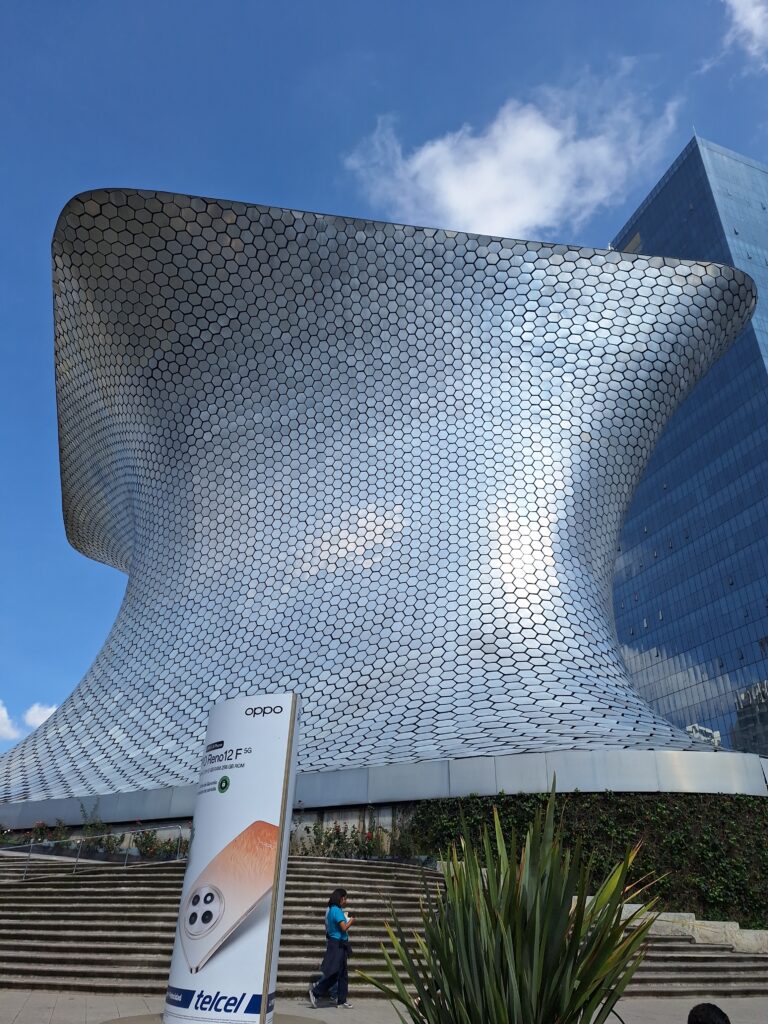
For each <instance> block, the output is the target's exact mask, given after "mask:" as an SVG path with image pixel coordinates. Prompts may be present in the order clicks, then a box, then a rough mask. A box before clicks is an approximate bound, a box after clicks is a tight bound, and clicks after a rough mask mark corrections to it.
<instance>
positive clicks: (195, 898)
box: [192, 893, 200, 907]
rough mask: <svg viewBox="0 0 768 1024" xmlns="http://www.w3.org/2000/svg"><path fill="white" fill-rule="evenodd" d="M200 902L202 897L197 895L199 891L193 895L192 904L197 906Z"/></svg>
mask: <svg viewBox="0 0 768 1024" xmlns="http://www.w3.org/2000/svg"><path fill="white" fill-rule="evenodd" d="M199 902H200V897H199V896H198V895H197V893H195V895H194V896H193V897H192V906H193V907H196V906H197V904H198V903H199Z"/></svg>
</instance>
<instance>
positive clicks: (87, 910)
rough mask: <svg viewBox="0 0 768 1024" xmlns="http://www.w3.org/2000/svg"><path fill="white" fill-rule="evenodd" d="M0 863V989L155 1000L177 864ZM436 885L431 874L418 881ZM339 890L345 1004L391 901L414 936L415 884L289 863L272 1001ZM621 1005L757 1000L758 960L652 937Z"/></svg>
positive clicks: (409, 872)
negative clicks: (22, 868)
mask: <svg viewBox="0 0 768 1024" xmlns="http://www.w3.org/2000/svg"><path fill="white" fill-rule="evenodd" d="M7 860H8V858H6V857H0V988H2V987H5V988H41V989H56V990H62V991H63V990H73V989H80V990H83V991H90V992H94V991H95V992H98V991H101V992H120V993H134V992H136V993H158V994H159V993H162V992H164V991H165V985H166V981H167V977H168V968H169V965H170V954H171V949H172V946H173V936H174V931H175V924H176V913H177V909H178V903H179V896H180V892H181V885H182V880H183V875H184V869H185V865H184V864H183V863H166V864H147V865H137V866H133V867H128V868H122V867H119V866H114V865H101V866H98V867H91V866H89V867H88V868H87V869H86V870H82V871H78V873H77V874H76V875H73V874H72V863H71V862H63V863H62V862H56V861H50V860H48V861H44V862H43V861H40V862H38V863H36V864H35V868H34V871H33V873H32V876H31V877H29V878H28V879H27V880H26V881H20V880H19V874H20V872H19V870H18V864H8V863H7ZM426 877H427V879H428V881H430V882H431V883H432V884H435V885H439V884H440V877H439V875H438V874H437V873H436V872H427V873H426ZM340 885H341V886H344V887H345V888H346V889H348V890H349V894H350V901H349V902H350V908H351V909H352V911H353V912H354V913H355V914H356V916H357V919H358V923H357V924H356V925H355V928H354V930H353V932H352V942H353V947H354V954H353V957H352V959H351V961H350V968H351V993H352V995H353V996H355V997H360V996H375V995H377V994H378V993H377V990H376V989H375V988H373V987H372V986H370V985H368V984H367V983H365V982H362V981H361V980H360V979H359V978H357V977H356V975H355V970H362V971H365V972H366V973H369V974H371V975H373V976H374V977H377V978H381V980H386V975H385V973H384V964H383V959H382V957H381V951H380V950H381V943H382V941H385V939H386V932H385V930H384V921H385V919H386V918H387V916H388V913H389V906H390V900H392V901H394V903H395V906H396V908H397V910H398V914H399V915H400V917H401V919H402V921H403V923H404V924H405V925H406V926H413V927H416V926H417V925H418V922H419V913H418V908H419V897H420V895H421V893H422V873H421V871H420V869H418V868H416V867H413V866H411V865H401V864H392V863H387V862H378V863H376V862H370V861H348V860H344V861H342V860H326V859H321V858H310V857H292V858H291V859H290V862H289V868H288V879H287V882H286V897H285V910H284V914H283V932H282V938H281V945H280V966H279V971H278V992H279V994H280V995H283V996H297V997H303V996H305V995H306V990H307V982H308V980H309V977H310V976H311V975H312V974H313V972H315V971H316V970H317V966H318V964H319V962H320V959H321V957H322V954H323V949H324V945H325V943H324V935H323V923H322V922H323V914H324V912H325V907H326V902H327V898H328V894H329V893H330V891H331V890H332V889H334V888H336V886H340ZM627 994H629V995H647V996H650V995H658V996H671V995H679V996H692V997H698V996H704V995H710V996H723V995H733V996H746V995H764V996H768V956H765V955H758V954H755V955H752V954H741V953H734V952H733V950H732V947H730V946H727V945H712V944H707V945H703V944H700V943H699V944H697V943H695V942H694V941H693V939H692V938H686V937H658V938H654V939H653V940H652V942H651V946H650V949H649V952H648V954H647V956H646V959H645V961H644V962H643V964H642V965H641V967H640V968H639V970H638V972H637V974H636V975H635V977H634V979H633V981H632V983H631V985H630V987H629V989H628V990H627Z"/></svg>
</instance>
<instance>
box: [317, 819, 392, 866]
mask: <svg viewBox="0 0 768 1024" xmlns="http://www.w3.org/2000/svg"><path fill="white" fill-rule="evenodd" d="M388 837H389V833H388V832H387V830H386V829H385V828H382V827H381V826H380V825H377V824H375V823H374V822H370V823H369V824H368V825H366V826H364V827H363V828H362V829H359V828H358V827H357V825H352V826H349V825H339V824H334V825H328V826H323V825H321V824H320V822H319V821H316V822H315V823H314V824H313V825H311V826H310V825H305V827H304V835H303V836H302V837H301V839H300V840H299V843H298V853H299V855H301V856H304V857H351V858H354V859H357V860H370V859H371V858H374V857H383V856H385V854H386V853H387V852H388V849H389V840H388Z"/></svg>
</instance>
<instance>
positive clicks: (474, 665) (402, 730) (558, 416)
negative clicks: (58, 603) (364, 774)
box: [0, 190, 754, 800]
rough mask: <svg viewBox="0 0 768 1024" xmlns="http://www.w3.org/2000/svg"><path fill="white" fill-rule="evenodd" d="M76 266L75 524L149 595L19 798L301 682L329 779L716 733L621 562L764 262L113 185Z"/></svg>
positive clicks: (150, 755) (12, 780)
mask: <svg viewBox="0 0 768 1024" xmlns="http://www.w3.org/2000/svg"><path fill="white" fill-rule="evenodd" d="M54 269H55V308H56V340H57V356H56V365H57V382H58V400H59V417H60V436H61V464H62V478H63V484H64V504H65V519H66V525H67V532H68V535H69V538H70V540H71V541H72V543H73V544H74V545H75V546H76V547H77V548H78V549H79V550H81V551H83V552H84V553H85V554H87V555H89V556H90V557H92V558H96V559H99V560H101V561H104V562H108V563H109V564H111V565H115V566H118V567H119V568H121V569H123V570H125V571H126V572H127V573H128V574H129V582H128V588H127V591H126V595H125V600H124V602H123V605H122V608H121V610H120V613H119V616H118V618H117V621H116V623H115V625H114V627H113V629H112V631H111V633H110V635H109V637H108V639H107V641H106V643H105V645H104V647H103V649H102V651H101V652H100V654H99V656H98V657H97V659H96V661H95V663H94V665H93V667H92V668H91V670H90V671H89V672H88V674H87V675H86V677H85V678H84V679H83V681H82V682H81V683H80V685H79V686H78V687H77V689H76V690H75V691H74V693H73V694H72V695H71V697H70V698H69V699H68V700H67V701H66V702H65V703H64V704H63V705H62V707H61V708H59V710H58V711H57V712H56V713H55V714H54V715H53V716H52V717H51V718H50V719H49V720H48V721H47V722H45V723H44V725H43V726H41V727H40V728H39V729H38V730H37V731H36V732H35V733H34V734H33V735H32V736H30V737H28V738H27V739H26V740H24V741H23V742H22V743H21V744H20V745H19V746H18V747H16V748H15V749H14V750H13V751H11V752H9V753H8V754H6V755H5V756H4V757H3V758H2V759H0V780H1V783H2V784H1V787H0V795H2V798H3V799H5V800H18V799H41V798H46V797H59V796H72V795H74V796H78V795H84V794H89V793H109V792H123V791H128V790H135V789H142V788H155V787H160V786H167V785H175V784H181V783H186V782H189V781H191V780H193V779H194V777H195V775H196V761H197V754H198V748H199V742H200V739H201V736H202V735H203V731H204V726H205V721H206V718H207V712H208V708H209V706H210V705H211V703H212V702H213V701H215V700H217V699H220V698H224V697H226V696H235V695H239V694H247V693H257V692H258V693H261V692H270V691H280V690H287V689H289V690H296V691H299V692H300V693H301V694H302V697H303V718H302V732H301V753H300V768H303V769H304V770H317V769H329V770H331V769H342V768H349V767H353V766H356V765H373V764H385V763H391V762H417V761H420V760H425V759H431V758H445V757H448V758H456V757H466V756H472V755H481V754H500V753H514V752H521V751H547V750H557V749H589V748H600V747H616V746H620V747H636V748H664V747H687V746H690V745H691V743H690V741H689V739H688V738H687V737H686V736H685V735H684V734H681V733H679V732H678V731H677V730H675V729H674V728H673V727H672V726H671V725H670V724H669V723H667V722H666V721H664V720H663V719H661V718H659V717H657V716H655V715H654V713H653V712H652V711H651V710H650V709H649V708H648V707H647V705H646V704H645V703H644V702H643V701H642V700H640V698H639V697H638V696H637V695H636V694H635V693H634V692H633V690H632V688H631V685H630V683H629V679H628V676H627V673H626V670H625V667H624V665H623V663H622V661H621V657H620V655H619V653H618V650H617V644H616V636H615V628H614V624H613V612H612V607H611V583H612V570H613V561H614V556H615V550H616V543H617V536H618V531H619V528H620V524H621V519H622V516H623V513H624V511H625V509H626V507H627V504H628V502H629V499H630V497H631V495H632V492H633V489H634V487H635V485H636V483H637V481H638V479H639V477H640V474H641V472H642V470H643V467H644V466H645V463H646V461H647V459H648V456H649V454H650V452H651V449H652V447H653V444H654V442H655V440H656V438H657V437H658V436H659V434H660V432H661V430H662V429H663V427H664V425H665V423H666V421H667V420H668V418H669V416H670V415H671V413H672V412H673V410H674V409H675V407H676V406H677V405H678V404H679V402H680V400H681V399H682V398H683V397H684V396H685V394H686V393H687V392H688V390H689V389H690V388H691V386H692V385H693V384H694V383H695V382H696V381H697V380H698V379H699V378H700V377H701V376H702V374H703V373H704V372H706V370H707V368H708V367H709V366H710V365H711V363H712V362H713V361H714V360H715V359H716V358H717V357H718V356H719V355H720V354H721V353H722V352H724V351H725V349H726V348H727V347H728V345H729V344H730V343H731V341H732V340H733V339H734V338H735V337H736V335H737V334H738V332H739V331H740V329H741V328H742V327H743V325H744V324H745V323H746V321H747V320H748V319H749V316H750V315H751V311H752V308H753V306H754V289H753V287H752V284H751V282H750V280H749V278H748V277H747V276H746V275H745V274H743V273H741V272H739V271H736V270H732V269H730V268H727V267H721V266H717V265H713V264H698V263H692V262H683V261H675V260H667V259H652V258H647V257H639V256H630V255H625V254H622V253H618V252H612V251H607V252H603V251H596V250H592V249H583V248H576V247H571V246H565V245H552V244H547V243H539V242H525V241H516V240H511V239H505V238H491V237H487V236H476V235H469V234H463V233H459V232H452V231H442V230H433V229H423V228H414V227H406V226H401V225H394V224H385V223H375V222H369V221H362V220H352V219H347V218H343V217H335V216H320V215H316V214H310V213H302V212H298V211H293V210H283V209H275V208H267V207H261V206H246V205H244V204H242V203H235V202H225V201H215V200H209V199H201V198H196V197H189V196H180V195H172V194H168V193H151V192H130V191H119V190H112V191H99V192H93V193H88V194H86V195H83V196H80V197H77V198H76V199H74V200H72V201H71V202H70V203H69V204H68V205H67V207H66V208H65V210H64V211H63V213H62V216H61V218H60V221H59V224H58V227H57V230H56V233H55V237H54Z"/></svg>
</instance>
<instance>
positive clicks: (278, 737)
mask: <svg viewBox="0 0 768 1024" xmlns="http://www.w3.org/2000/svg"><path fill="white" fill-rule="evenodd" d="M297 713H298V700H297V698H296V696H295V695H293V694H288V695H284V694H268V695H266V696H259V697H240V698H238V699H236V700H228V701H224V702H223V703H221V704H217V705H216V706H215V707H214V708H213V710H212V711H211V714H210V717H209V719H208V731H207V733H206V737H205V746H204V749H203V755H202V766H201V772H200V783H199V788H198V791H197V800H196V803H195V817H194V828H193V836H192V843H191V846H190V850H189V860H188V862H187V871H186V874H185V876H184V888H183V890H182V894H181V904H180V907H179V920H178V924H177V927H176V942H175V945H174V948H173V959H172V961H171V973H170V978H169V982H168V991H167V993H166V997H165V1014H164V1017H163V1021H164V1024H175V1022H177V1021H207V1022H209V1024H224V1022H228V1024H247V1022H250V1024H253V1022H256V1021H258V1022H263V1024H271V1021H272V1017H273V1007H274V1001H275V998H274V993H275V984H276V980H277V955H278V947H279V942H280V922H281V918H282V913H283V891H284V888H285V869H286V865H287V860H288V842H289V839H290V824H291V809H292V807H293V789H294V780H295V760H296V758H295V746H296V744H295V740H296V719H297Z"/></svg>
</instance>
